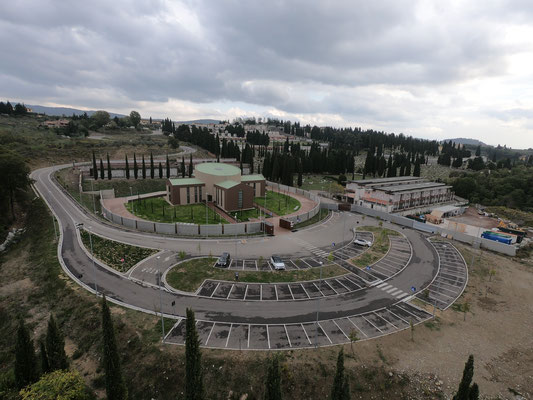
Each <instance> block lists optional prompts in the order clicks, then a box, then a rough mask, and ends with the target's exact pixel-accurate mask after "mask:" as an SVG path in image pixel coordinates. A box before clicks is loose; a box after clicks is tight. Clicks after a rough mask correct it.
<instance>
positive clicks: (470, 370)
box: [453, 355, 479, 400]
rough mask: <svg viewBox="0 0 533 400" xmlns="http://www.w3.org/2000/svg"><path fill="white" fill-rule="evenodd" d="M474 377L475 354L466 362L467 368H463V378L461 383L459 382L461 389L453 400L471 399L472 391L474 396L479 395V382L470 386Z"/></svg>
mask: <svg viewBox="0 0 533 400" xmlns="http://www.w3.org/2000/svg"><path fill="white" fill-rule="evenodd" d="M473 377H474V356H473V355H470V356H469V357H468V360H467V362H466V363H465V369H464V370H463V378H462V379H461V383H459V389H458V390H457V393H456V395H455V396H453V400H469V399H470V392H472V395H473V396H477V397H479V388H478V386H477V384H475V383H474V385H472V386H470V384H471V383H472V378H473Z"/></svg>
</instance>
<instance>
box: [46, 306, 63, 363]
mask: <svg viewBox="0 0 533 400" xmlns="http://www.w3.org/2000/svg"><path fill="white" fill-rule="evenodd" d="M46 354H47V355H48V363H49V364H50V371H55V370H57V369H68V360H67V355H66V354H65V339H64V338H63V334H62V333H61V331H60V330H59V327H58V326H57V323H56V320H55V319H54V316H53V315H50V319H49V320H48V328H47V330H46Z"/></svg>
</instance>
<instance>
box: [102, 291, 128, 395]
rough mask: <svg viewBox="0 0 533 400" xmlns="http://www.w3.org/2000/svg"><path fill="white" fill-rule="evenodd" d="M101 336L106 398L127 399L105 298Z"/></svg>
mask: <svg viewBox="0 0 533 400" xmlns="http://www.w3.org/2000/svg"><path fill="white" fill-rule="evenodd" d="M102 336H103V353H104V357H103V359H104V360H103V364H104V370H105V389H106V394H107V398H108V399H109V400H124V399H127V398H128V389H127V388H126V384H125V383H124V378H123V377H122V369H121V366H120V357H119V354H118V349H117V342H116V339H115V330H114V328H113V320H112V319H111V312H110V311H109V306H108V305H107V300H106V298H105V296H104V297H103V298H102Z"/></svg>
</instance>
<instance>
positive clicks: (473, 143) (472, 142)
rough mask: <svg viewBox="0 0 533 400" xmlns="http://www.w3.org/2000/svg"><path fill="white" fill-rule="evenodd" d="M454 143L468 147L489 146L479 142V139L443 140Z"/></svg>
mask: <svg viewBox="0 0 533 400" xmlns="http://www.w3.org/2000/svg"><path fill="white" fill-rule="evenodd" d="M450 140H451V141H452V143H457V144H467V145H471V146H479V145H481V146H487V144H485V143H483V142H482V141H481V140H477V139H469V138H455V139H444V140H441V142H449V141H450Z"/></svg>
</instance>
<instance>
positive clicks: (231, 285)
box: [226, 283, 235, 299]
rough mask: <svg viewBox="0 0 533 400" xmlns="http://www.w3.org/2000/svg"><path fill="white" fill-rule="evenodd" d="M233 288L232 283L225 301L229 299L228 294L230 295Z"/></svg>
mask: <svg viewBox="0 0 533 400" xmlns="http://www.w3.org/2000/svg"><path fill="white" fill-rule="evenodd" d="M234 287H235V284H233V283H232V284H231V288H230V290H229V293H228V295H227V296H226V299H229V296H230V294H231V291H232V290H233V288H234Z"/></svg>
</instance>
